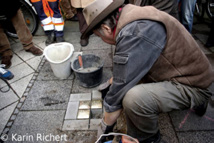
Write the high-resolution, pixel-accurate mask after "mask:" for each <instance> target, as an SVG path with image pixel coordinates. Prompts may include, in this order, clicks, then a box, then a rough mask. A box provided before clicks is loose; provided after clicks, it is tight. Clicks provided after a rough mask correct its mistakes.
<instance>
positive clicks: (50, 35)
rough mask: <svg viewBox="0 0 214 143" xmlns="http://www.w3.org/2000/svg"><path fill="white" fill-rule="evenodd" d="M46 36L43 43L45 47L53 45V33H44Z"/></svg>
mask: <svg viewBox="0 0 214 143" xmlns="http://www.w3.org/2000/svg"><path fill="white" fill-rule="evenodd" d="M45 33H46V35H47V37H48V38H47V40H46V41H45V45H46V46H48V45H50V44H52V43H54V40H55V36H54V32H45Z"/></svg>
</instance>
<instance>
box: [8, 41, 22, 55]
mask: <svg viewBox="0 0 214 143" xmlns="http://www.w3.org/2000/svg"><path fill="white" fill-rule="evenodd" d="M10 46H11V49H12V51H13V52H14V53H17V52H19V51H21V50H23V46H22V44H21V42H20V41H18V42H16V43H14V44H11V45H10Z"/></svg>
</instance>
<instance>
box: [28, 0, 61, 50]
mask: <svg viewBox="0 0 214 143" xmlns="http://www.w3.org/2000/svg"><path fill="white" fill-rule="evenodd" d="M30 1H31V3H32V4H33V6H34V7H35V9H36V12H37V14H38V16H39V19H40V21H41V23H42V27H43V29H44V31H45V34H46V35H47V40H46V41H45V44H46V46H47V45H50V44H52V43H54V42H56V43H59V42H64V38H63V36H64V32H63V30H64V20H63V17H62V14H61V11H60V7H59V1H60V0H30Z"/></svg>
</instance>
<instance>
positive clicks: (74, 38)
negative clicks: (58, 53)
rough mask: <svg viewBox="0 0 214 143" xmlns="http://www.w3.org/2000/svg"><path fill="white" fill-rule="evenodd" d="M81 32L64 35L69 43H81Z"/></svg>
mask: <svg viewBox="0 0 214 143" xmlns="http://www.w3.org/2000/svg"><path fill="white" fill-rule="evenodd" d="M80 36H81V33H80V32H66V33H64V38H65V41H68V42H69V43H72V44H74V43H78V44H79V42H80Z"/></svg>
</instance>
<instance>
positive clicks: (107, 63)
mask: <svg viewBox="0 0 214 143" xmlns="http://www.w3.org/2000/svg"><path fill="white" fill-rule="evenodd" d="M83 54H94V55H96V56H98V57H100V58H101V59H102V60H103V62H104V67H112V49H111V48H108V49H105V50H90V51H86V50H85V51H83Z"/></svg>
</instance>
